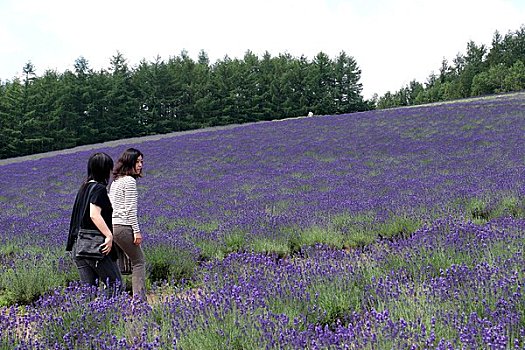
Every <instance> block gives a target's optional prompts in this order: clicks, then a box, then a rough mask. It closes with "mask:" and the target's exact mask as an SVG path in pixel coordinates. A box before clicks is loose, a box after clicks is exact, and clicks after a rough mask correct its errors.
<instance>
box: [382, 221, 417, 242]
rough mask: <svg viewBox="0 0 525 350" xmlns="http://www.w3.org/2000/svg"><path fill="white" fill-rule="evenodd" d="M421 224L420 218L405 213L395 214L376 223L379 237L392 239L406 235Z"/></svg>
mask: <svg viewBox="0 0 525 350" xmlns="http://www.w3.org/2000/svg"><path fill="white" fill-rule="evenodd" d="M422 225H423V223H422V221H421V219H418V218H412V217H408V216H405V215H396V216H394V217H392V218H390V219H389V220H387V221H385V222H382V223H379V224H378V225H377V234H378V235H379V237H381V238H386V239H392V238H399V237H408V236H410V235H411V234H412V233H414V232H415V231H416V230H418V229H419V228H421V226H422Z"/></svg>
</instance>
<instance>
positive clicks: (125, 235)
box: [109, 148, 146, 300]
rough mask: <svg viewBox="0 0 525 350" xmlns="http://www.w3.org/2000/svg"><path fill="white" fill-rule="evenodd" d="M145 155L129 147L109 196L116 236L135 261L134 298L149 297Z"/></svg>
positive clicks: (122, 158)
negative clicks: (141, 213)
mask: <svg viewBox="0 0 525 350" xmlns="http://www.w3.org/2000/svg"><path fill="white" fill-rule="evenodd" d="M143 159H144V155H143V154H142V152H140V151H139V150H137V149H135V148H129V149H127V150H126V151H124V153H123V154H122V155H121V156H120V158H119V160H118V161H117V165H116V166H115V169H114V170H113V178H114V179H113V182H112V183H111V187H110V190H109V199H110V200H111V204H112V206H113V239H114V240H115V243H117V245H118V246H119V247H120V248H121V249H122V250H123V251H124V252H125V253H126V254H127V255H128V256H129V258H130V260H131V267H132V270H131V271H132V272H131V285H132V290H133V297H137V298H141V299H144V300H145V299H146V266H145V262H146V261H145V258H144V252H143V251H142V247H141V243H142V234H141V232H140V228H139V222H138V217H137V199H138V193H137V178H139V177H142V165H143Z"/></svg>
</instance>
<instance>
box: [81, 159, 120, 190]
mask: <svg viewBox="0 0 525 350" xmlns="http://www.w3.org/2000/svg"><path fill="white" fill-rule="evenodd" d="M111 169H113V159H111V157H110V156H108V155H107V154H106V153H95V154H93V155H92V156H91V157H89V160H88V165H87V174H88V175H87V179H86V182H88V181H91V180H95V181H96V182H100V183H102V184H104V185H107V184H108V181H109V177H110V175H111Z"/></svg>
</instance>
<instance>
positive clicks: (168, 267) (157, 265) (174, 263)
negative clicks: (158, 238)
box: [144, 244, 197, 282]
mask: <svg viewBox="0 0 525 350" xmlns="http://www.w3.org/2000/svg"><path fill="white" fill-rule="evenodd" d="M144 254H145V256H146V263H147V266H148V271H149V276H148V278H149V280H150V281H151V282H157V281H171V280H176V281H177V280H181V279H183V278H184V279H186V278H190V277H191V276H192V275H193V271H194V269H195V267H196V266H197V261H196V260H195V258H194V257H193V255H192V254H191V252H188V251H186V250H183V249H180V248H176V247H173V246H170V245H167V244H163V245H156V246H153V247H148V248H146V249H145V252H144Z"/></svg>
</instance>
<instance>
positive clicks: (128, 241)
mask: <svg viewBox="0 0 525 350" xmlns="http://www.w3.org/2000/svg"><path fill="white" fill-rule="evenodd" d="M133 239H134V237H133V230H132V229H131V226H126V225H113V240H114V241H115V243H117V244H118V245H119V247H120V248H121V249H122V250H123V251H124V252H125V253H126V254H127V255H128V256H129V258H130V259H131V267H132V269H131V287H132V290H133V296H134V297H138V298H142V299H146V259H145V258H144V252H143V251H142V247H141V246H140V245H135V244H133Z"/></svg>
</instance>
